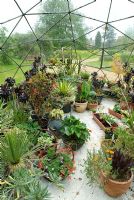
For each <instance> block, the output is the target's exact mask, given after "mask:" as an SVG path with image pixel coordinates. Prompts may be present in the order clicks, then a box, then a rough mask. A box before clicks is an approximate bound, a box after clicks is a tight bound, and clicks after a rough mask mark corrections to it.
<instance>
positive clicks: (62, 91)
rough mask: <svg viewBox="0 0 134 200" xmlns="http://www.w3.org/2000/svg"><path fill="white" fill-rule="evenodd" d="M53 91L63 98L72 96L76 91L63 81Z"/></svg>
mask: <svg viewBox="0 0 134 200" xmlns="http://www.w3.org/2000/svg"><path fill="white" fill-rule="evenodd" d="M55 91H56V92H57V93H58V94H59V95H61V96H63V97H68V96H72V95H74V94H75V91H76V89H75V87H74V86H73V85H72V84H71V83H69V82H67V81H65V80H63V81H60V82H59V83H58V85H57V87H56V89H55Z"/></svg>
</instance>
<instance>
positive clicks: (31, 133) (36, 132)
mask: <svg viewBox="0 0 134 200" xmlns="http://www.w3.org/2000/svg"><path fill="white" fill-rule="evenodd" d="M17 128H19V129H21V130H23V131H25V132H26V134H27V137H28V139H29V141H30V142H31V144H33V145H36V144H37V141H38V137H39V136H40V135H41V134H42V131H41V130H40V126H39V125H38V123H37V122H33V121H31V120H28V121H27V122H25V123H21V124H17Z"/></svg>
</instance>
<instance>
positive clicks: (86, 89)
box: [74, 81, 91, 113]
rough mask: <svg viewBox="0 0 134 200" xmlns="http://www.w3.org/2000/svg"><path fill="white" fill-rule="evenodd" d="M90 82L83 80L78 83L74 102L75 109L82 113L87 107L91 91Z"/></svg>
mask: <svg viewBox="0 0 134 200" xmlns="http://www.w3.org/2000/svg"><path fill="white" fill-rule="evenodd" d="M90 87H91V85H90V83H88V82H85V81H84V82H82V83H80V84H79V85H78V88H77V94H76V99H75V104H74V110H75V111H76V112H78V113H82V112H84V111H85V110H86V108H87V103H88V97H89V93H90Z"/></svg>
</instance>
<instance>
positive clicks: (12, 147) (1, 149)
mask: <svg viewBox="0 0 134 200" xmlns="http://www.w3.org/2000/svg"><path fill="white" fill-rule="evenodd" d="M28 147H29V141H28V139H27V135H26V133H25V132H24V131H22V130H20V129H18V128H13V129H11V130H9V131H8V132H7V133H6V134H5V136H4V137H2V138H1V142H0V159H1V160H3V161H4V162H5V164H6V165H7V166H8V167H9V168H10V170H11V171H12V170H14V169H16V168H18V167H21V166H24V162H23V157H24V155H25V154H26V153H27V152H28Z"/></svg>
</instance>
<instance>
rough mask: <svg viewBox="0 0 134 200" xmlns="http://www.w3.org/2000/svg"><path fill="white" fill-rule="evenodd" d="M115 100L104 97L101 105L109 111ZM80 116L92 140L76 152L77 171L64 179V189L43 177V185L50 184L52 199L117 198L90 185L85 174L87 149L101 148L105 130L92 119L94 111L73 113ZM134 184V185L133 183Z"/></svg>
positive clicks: (127, 198)
mask: <svg viewBox="0 0 134 200" xmlns="http://www.w3.org/2000/svg"><path fill="white" fill-rule="evenodd" d="M115 103H116V102H114V101H113V100H110V99H104V100H103V101H102V104H101V107H103V108H104V112H108V108H113V106H114V104H115ZM71 114H72V115H74V116H75V117H77V118H79V119H80V120H81V121H82V122H84V123H86V125H87V127H88V128H89V129H90V130H91V134H90V140H88V141H87V142H86V143H85V144H84V145H83V147H82V148H81V149H80V150H78V151H77V152H76V153H75V164H76V171H75V173H74V174H73V175H72V176H71V179H66V180H65V181H63V186H64V190H62V189H59V188H57V187H56V186H55V185H54V184H53V183H50V182H47V181H46V180H44V179H43V183H44V184H43V186H46V185H47V186H48V189H49V191H50V192H51V194H52V200H115V198H111V197H109V196H108V195H107V194H105V192H104V191H103V189H101V188H99V187H97V186H96V187H93V186H92V187H90V186H89V185H88V184H87V182H88V180H87V178H86V176H85V174H84V167H83V165H84V159H86V156H87V150H89V151H92V150H93V148H95V149H96V150H97V149H99V148H100V144H101V140H102V139H103V138H104V132H103V131H102V130H100V128H99V126H98V125H97V124H96V123H95V121H94V120H93V119H92V112H90V111H86V112H84V113H76V112H74V111H72V113H71ZM133 186H134V185H133ZM133 190H134V188H133ZM133 195H134V194H132V192H131V191H128V192H127V194H125V195H123V196H121V197H119V198H116V200H134V196H133Z"/></svg>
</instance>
